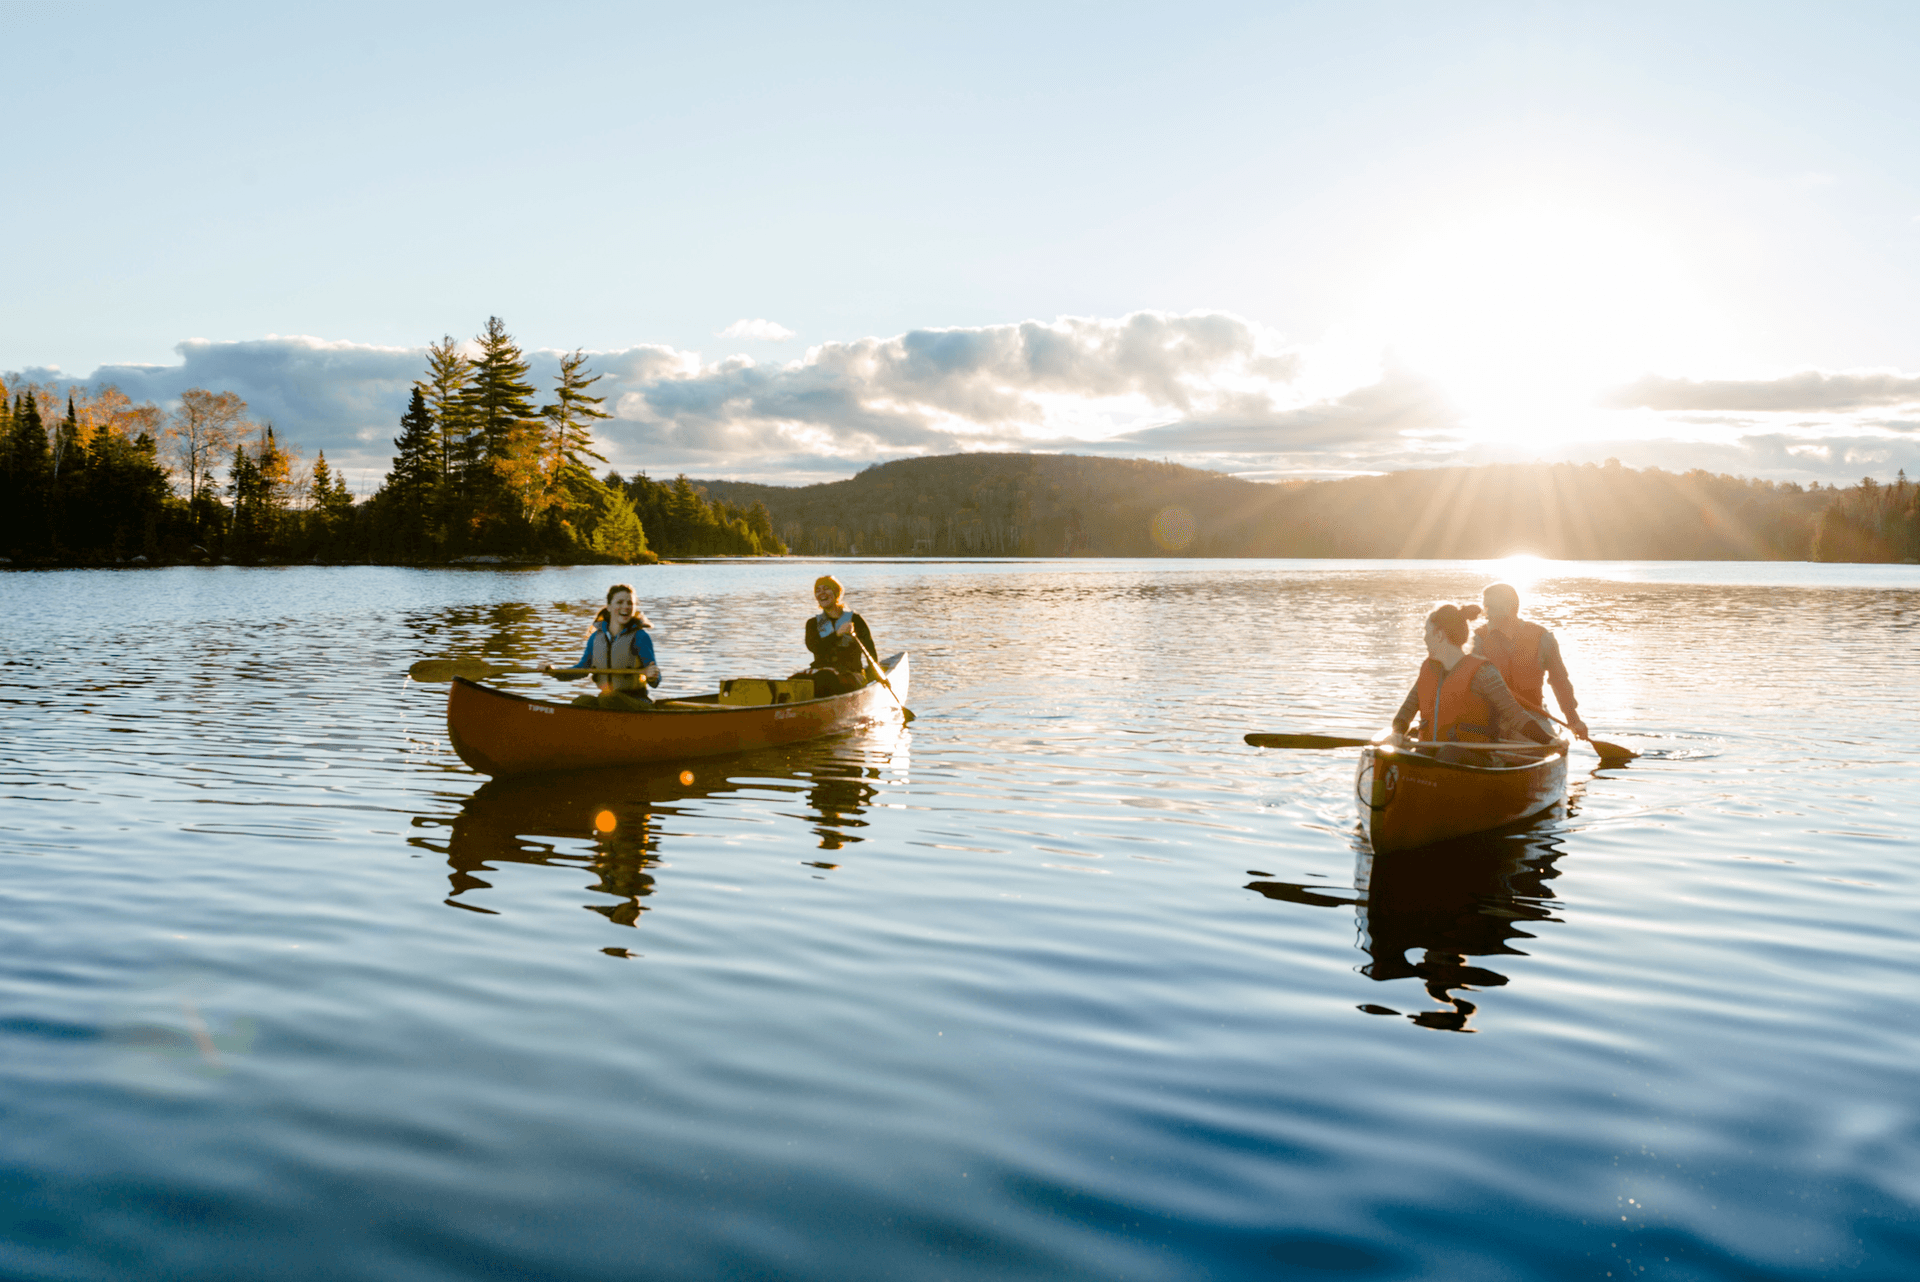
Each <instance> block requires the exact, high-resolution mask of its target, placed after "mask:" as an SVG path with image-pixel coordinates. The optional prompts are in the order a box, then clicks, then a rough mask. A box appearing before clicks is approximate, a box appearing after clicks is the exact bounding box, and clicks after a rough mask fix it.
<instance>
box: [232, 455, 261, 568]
mask: <svg viewBox="0 0 1920 1282" xmlns="http://www.w3.org/2000/svg"><path fill="white" fill-rule="evenodd" d="M261 490H262V486H261V482H260V469H259V467H258V466H257V465H256V464H255V463H254V461H253V459H252V458H251V457H249V456H248V454H247V447H246V446H245V445H236V446H234V447H233V459H232V461H231V462H229V463H228V464H227V497H228V498H230V499H232V500H233V519H232V523H231V524H230V525H229V526H228V531H227V555H228V556H235V557H246V556H253V555H256V554H257V553H258V551H259V548H260V543H261V536H262V533H263V531H262V526H263V525H264V524H265V521H264V513H263V511H262V508H263V504H262V502H261V497H262V496H261Z"/></svg>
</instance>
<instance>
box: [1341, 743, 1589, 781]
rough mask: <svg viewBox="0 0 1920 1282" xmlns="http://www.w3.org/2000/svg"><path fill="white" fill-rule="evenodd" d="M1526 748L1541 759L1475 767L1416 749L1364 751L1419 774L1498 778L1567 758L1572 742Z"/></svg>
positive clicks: (1498, 748) (1503, 747)
mask: <svg viewBox="0 0 1920 1282" xmlns="http://www.w3.org/2000/svg"><path fill="white" fill-rule="evenodd" d="M1438 746H1440V747H1446V748H1475V749H1481V748H1485V749H1489V750H1491V751H1495V752H1519V751H1524V749H1521V748H1516V747H1514V746H1511V745H1508V744H1483V743H1449V744H1441V745H1438ZM1526 746H1527V747H1528V748H1532V749H1535V750H1537V751H1539V753H1540V755H1539V756H1538V757H1535V758H1534V759H1533V760H1532V761H1520V762H1515V763H1512V764H1509V765H1499V766H1482V765H1476V764H1474V763H1473V762H1471V761H1442V760H1441V759H1440V758H1438V757H1433V756H1428V755H1427V754H1426V753H1424V752H1421V751H1420V750H1419V749H1417V748H1394V747H1391V746H1389V745H1387V744H1383V743H1382V744H1375V745H1373V746H1372V747H1371V748H1370V749H1367V751H1370V752H1374V753H1377V754H1379V755H1380V756H1382V757H1386V758H1387V759H1389V760H1391V761H1395V762H1400V763H1406V764H1411V765H1413V766H1415V767H1417V768H1418V769H1421V770H1425V769H1428V768H1432V769H1435V770H1459V771H1463V772H1464V773H1467V774H1475V775H1500V774H1512V773H1513V772H1514V771H1516V770H1538V769H1539V768H1540V767H1541V766H1543V765H1545V764H1547V763H1548V762H1550V761H1552V760H1554V759H1555V758H1558V757H1564V756H1566V755H1567V754H1568V752H1569V750H1570V749H1571V748H1572V746H1573V741H1572V740H1571V739H1568V738H1566V737H1564V736H1562V737H1561V738H1558V739H1556V740H1554V741H1553V743H1551V744H1545V743H1533V742H1530V741H1529V742H1528V743H1527V745H1526Z"/></svg>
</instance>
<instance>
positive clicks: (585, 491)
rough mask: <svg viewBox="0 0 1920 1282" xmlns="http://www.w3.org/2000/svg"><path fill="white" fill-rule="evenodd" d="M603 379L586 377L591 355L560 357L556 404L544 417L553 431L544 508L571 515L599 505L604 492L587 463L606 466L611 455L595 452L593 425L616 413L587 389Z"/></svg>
mask: <svg viewBox="0 0 1920 1282" xmlns="http://www.w3.org/2000/svg"><path fill="white" fill-rule="evenodd" d="M599 381H600V375H598V374H594V375H591V376H589V375H588V373H587V356H586V353H585V352H583V351H580V350H578V349H576V350H574V351H573V352H571V353H570V354H568V355H566V356H563V357H561V358H560V376H559V377H558V378H556V379H555V380H554V392H553V404H551V405H547V406H544V407H543V408H542V409H541V411H540V412H541V413H542V414H543V415H545V416H546V419H547V421H548V423H549V424H551V427H550V428H549V431H548V437H547V450H546V454H547V457H546V460H545V471H546V476H545V478H544V481H545V490H546V493H545V497H544V500H543V503H542V506H543V507H552V508H557V509H559V510H560V511H561V512H563V513H564V512H568V511H571V510H573V509H574V508H577V507H580V506H582V505H584V504H587V503H589V502H594V501H598V494H597V491H598V490H599V489H600V488H601V486H600V484H599V482H598V481H597V480H596V479H595V477H594V475H593V468H592V466H591V465H590V464H589V462H588V460H589V459H591V460H592V461H593V462H595V463H605V462H606V461H607V460H606V456H605V455H603V454H601V453H599V452H598V451H597V450H595V449H594V448H593V424H594V422H595V421H596V420H598V419H603V418H612V417H613V415H611V414H609V413H607V411H605V410H603V409H601V408H600V406H601V404H602V402H604V401H605V400H606V399H607V398H606V397H604V396H595V395H593V394H592V393H591V392H590V391H589V390H588V389H589V388H591V387H592V386H593V385H594V384H595V383H597V382H599Z"/></svg>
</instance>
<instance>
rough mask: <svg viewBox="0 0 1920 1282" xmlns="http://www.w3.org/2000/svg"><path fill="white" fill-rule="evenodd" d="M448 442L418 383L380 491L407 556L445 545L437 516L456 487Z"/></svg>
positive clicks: (401, 546)
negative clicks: (448, 490) (448, 465)
mask: <svg viewBox="0 0 1920 1282" xmlns="http://www.w3.org/2000/svg"><path fill="white" fill-rule="evenodd" d="M442 439H443V438H442V437H441V435H440V433H439V432H438V431H437V430H436V428H435V426H434V421H433V411H432V410H431V408H429V405H428V401H427V389H426V385H424V384H421V383H415V384H414V385H413V396H412V398H411V399H410V400H408V402H407V412H406V413H405V414H402V415H401V416H400V435H398V436H396V437H394V438H393V447H394V451H395V452H394V456H393V467H392V468H391V469H390V470H389V471H388V472H387V478H386V480H385V482H384V483H383V484H382V485H381V487H380V488H381V492H382V495H383V498H384V502H385V503H386V505H387V506H388V508H389V511H390V514H391V520H392V521H393V532H392V533H393V538H394V539H395V541H396V543H397V550H398V551H399V552H400V553H401V554H402V555H404V556H419V555H421V554H423V553H425V552H427V551H428V550H429V549H430V548H432V547H433V546H434V545H435V544H437V543H438V542H439V540H438V538H437V537H436V536H435V531H434V524H435V521H434V517H435V514H436V512H438V511H439V509H440V506H441V498H442V495H441V491H442V489H443V488H445V487H446V486H447V485H448V484H450V483H449V482H448V481H447V479H446V474H445V473H444V472H443V471H442V468H443V467H444V461H443V457H442V455H441V440H442Z"/></svg>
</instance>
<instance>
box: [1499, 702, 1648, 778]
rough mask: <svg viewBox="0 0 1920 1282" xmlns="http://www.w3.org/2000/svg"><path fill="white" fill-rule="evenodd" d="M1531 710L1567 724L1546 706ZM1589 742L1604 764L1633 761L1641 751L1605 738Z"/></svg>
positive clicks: (1550, 719)
mask: <svg viewBox="0 0 1920 1282" xmlns="http://www.w3.org/2000/svg"><path fill="white" fill-rule="evenodd" d="M1520 706H1521V707H1523V708H1525V707H1528V705H1527V704H1526V703H1524V702H1523V703H1521V705H1520ZM1531 711H1534V712H1538V713H1539V714H1540V715H1541V716H1543V717H1545V718H1546V719H1547V720H1549V721H1555V722H1559V724H1561V725H1563V726H1567V723H1566V722H1564V721H1561V720H1560V718H1558V717H1556V716H1554V715H1553V714H1552V713H1551V712H1548V711H1547V710H1546V709H1545V708H1533V709H1531ZM1567 729H1569V730H1571V729H1573V727H1572V726H1567ZM1587 742H1588V743H1590V744H1592V745H1593V750H1594V751H1595V752H1597V753H1599V754H1600V764H1601V765H1603V766H1604V765H1606V764H1608V763H1609V762H1616V761H1619V762H1625V761H1632V760H1633V759H1634V758H1635V757H1637V756H1639V755H1640V754H1639V753H1637V752H1635V751H1634V750H1633V749H1632V748H1623V747H1621V746H1620V745H1619V744H1617V743H1608V742H1607V741H1606V740H1605V739H1588V740H1587Z"/></svg>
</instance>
